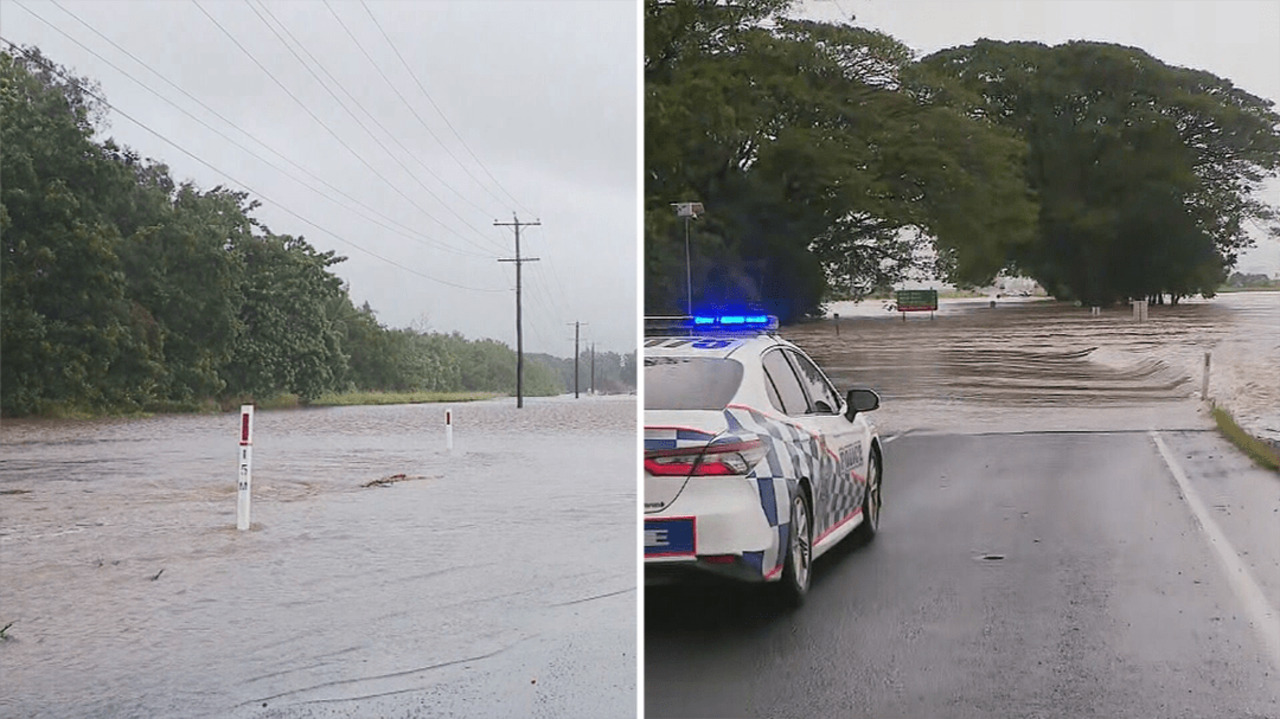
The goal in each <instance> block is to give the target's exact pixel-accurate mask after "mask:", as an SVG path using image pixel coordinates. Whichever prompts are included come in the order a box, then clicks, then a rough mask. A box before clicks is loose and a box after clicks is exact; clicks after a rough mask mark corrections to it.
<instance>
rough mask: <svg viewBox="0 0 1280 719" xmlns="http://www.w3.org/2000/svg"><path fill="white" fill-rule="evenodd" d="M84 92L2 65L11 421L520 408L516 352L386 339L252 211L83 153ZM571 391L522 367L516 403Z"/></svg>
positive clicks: (87, 124)
mask: <svg viewBox="0 0 1280 719" xmlns="http://www.w3.org/2000/svg"><path fill="white" fill-rule="evenodd" d="M94 87H95V85H93V84H92V83H90V82H89V81H88V80H82V79H76V78H71V77H70V76H69V75H68V74H67V73H66V72H65V71H64V70H63V69H61V68H59V67H58V66H56V65H54V64H53V63H52V62H50V61H49V60H47V59H46V58H44V57H42V56H41V55H40V54H39V52H38V51H37V50H35V49H27V50H25V51H22V52H15V53H7V52H4V53H0V116H2V117H3V123H2V125H0V152H2V153H3V155H2V157H0V235H2V237H0V240H2V243H3V249H2V251H3V255H2V256H0V262H2V265H0V307H2V312H0V353H2V354H0V411H2V412H3V413H4V414H5V415H9V416H14V415H26V414H35V413H47V412H54V411H90V412H99V411H128V410H138V409H165V408H177V409H185V408H196V407H199V406H202V405H208V404H210V403H215V402H219V403H222V404H227V403H234V402H238V401H241V400H245V399H250V398H267V397H271V396H275V395H278V394H282V393H293V394H296V395H297V396H298V397H299V398H301V399H302V400H303V401H307V400H309V399H314V398H316V397H318V396H319V395H321V394H323V393H328V392H342V391H348V390H374V391H391V390H394V391H409V390H426V391H476V392H500V393H514V391H515V364H516V362H515V353H514V351H513V350H512V349H511V348H510V347H508V346H506V345H505V344H502V343H500V342H497V341H494V340H468V339H466V338H464V337H463V336H461V335H460V334H457V333H454V334H441V333H431V332H418V331H414V330H408V329H389V328H387V327H385V326H383V325H382V324H380V323H379V322H378V320H377V318H376V317H375V315H374V312H373V310H372V309H371V308H370V307H369V306H368V305H367V304H365V305H364V306H362V307H357V306H355V305H354V304H353V303H352V301H351V298H350V296H349V295H348V294H347V291H346V288H345V287H344V286H343V283H342V281H341V280H340V279H339V278H338V277H337V276H336V275H335V274H334V273H333V272H332V271H331V270H330V268H331V267H332V266H333V265H335V264H337V263H339V262H341V261H342V260H343V259H344V258H341V257H338V256H335V254H334V253H333V252H319V251H317V250H316V249H315V248H314V247H312V246H311V245H310V244H308V243H307V242H306V241H305V240H304V239H303V238H302V237H298V236H292V235H287V234H278V233H275V232H272V231H271V230H270V229H268V228H267V227H266V226H264V225H263V224H262V223H261V222H259V221H258V220H257V219H255V218H254V217H253V210H254V208H256V207H257V206H258V203H257V202H256V201H254V200H252V199H250V197H249V195H248V193H245V192H240V191H236V190H231V189H228V188H225V187H215V188H213V189H210V190H201V189H200V188H198V187H196V186H195V185H193V184H191V183H189V182H188V183H177V182H175V180H174V179H173V178H172V176H171V175H170V172H169V169H168V168H167V167H166V166H165V165H163V164H160V163H157V162H155V161H152V160H150V159H144V158H142V157H139V156H138V154H137V153H135V152H133V151H132V150H129V149H128V148H124V147H120V146H118V145H117V144H116V143H115V142H113V141H111V140H107V141H105V142H97V141H95V140H94V138H93V135H94V130H95V127H96V126H97V124H98V123H99V122H100V120H101V119H102V116H103V115H104V109H105V108H104V107H103V106H102V104H101V102H100V101H99V100H97V99H95V97H94V96H93V95H94V94H97V93H96V92H94V91H93V88H94ZM91 92H93V94H90V93H91ZM596 371H597V386H598V387H600V388H601V389H602V390H610V391H621V390H624V389H626V388H628V387H633V386H634V384H635V369H634V355H630V356H627V357H621V356H619V355H617V354H613V353H605V354H602V355H598V356H597V370H596ZM572 376H573V363H572V360H564V359H559V358H554V357H549V356H534V357H530V358H529V361H527V362H526V363H525V383H524V389H525V392H526V394H530V395H552V394H560V393H564V392H568V391H572V385H571V382H572ZM566 377H567V378H568V379H566Z"/></svg>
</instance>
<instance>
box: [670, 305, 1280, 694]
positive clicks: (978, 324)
mask: <svg viewBox="0 0 1280 719" xmlns="http://www.w3.org/2000/svg"><path fill="white" fill-rule="evenodd" d="M831 309H832V311H833V312H838V313H840V320H839V330H840V334H839V335H838V336H837V334H836V322H835V321H834V320H833V319H827V320H824V321H816V322H810V323H806V324H803V325H798V326H792V327H788V328H784V330H783V335H784V336H785V337H787V338H788V339H791V340H792V341H794V342H796V343H797V344H798V345H800V346H801V347H803V348H805V349H806V350H807V351H808V352H809V353H810V354H812V355H813V356H814V359H816V360H817V361H818V363H819V364H820V365H822V366H823V368H824V369H826V370H827V372H828V374H829V375H830V377H831V379H832V380H833V381H834V382H835V383H836V385H837V386H839V387H841V388H848V387H851V386H869V387H871V388H873V389H876V390H877V391H879V392H880V393H881V395H882V398H883V404H882V406H881V408H880V409H879V410H877V411H875V412H874V413H873V414H872V416H871V419H873V420H874V421H875V422H876V424H877V425H879V427H880V430H881V437H882V439H883V441H884V474H883V480H884V507H883V515H882V518H881V522H882V523H881V524H880V527H879V531H878V533H877V534H876V537H875V540H874V541H873V542H871V543H869V544H864V545H862V546H858V545H857V544H856V543H853V542H845V543H843V544H842V545H841V546H839V547H838V548H836V549H834V550H832V551H831V552H830V553H828V554H826V555H823V556H822V557H821V558H819V559H818V560H817V561H816V562H815V563H814V573H813V580H812V585H811V588H810V591H809V594H808V597H807V598H806V600H805V604H804V606H802V607H801V608H799V609H798V610H795V611H785V610H782V611H780V610H778V608H777V607H776V605H773V604H771V603H769V602H767V601H765V597H764V596H763V595H762V593H760V592H753V591H751V589H752V588H751V587H742V586H725V587H713V588H707V587H701V586H696V587H679V586H677V587H650V588H647V589H646V592H645V711H646V714H647V715H648V716H650V717H706V716H752V717H780V716H796V717H835V716H866V717H881V718H883V717H902V718H903V719H908V718H913V717H933V716H945V717H957V718H962V717H963V718H968V717H971V718H972V719H983V718H986V717H1015V716H1017V717H1046V718H1047V717H1055V718H1061V719H1074V718H1075V717H1138V716H1145V717H1155V716H1160V717H1174V716H1177V717H1210V716H1241V717H1244V716H1248V717H1280V611H1277V598H1280V521H1278V520H1277V517H1280V482H1277V477H1276V475H1275V473H1274V472H1271V471H1269V470H1265V469H1262V468H1260V467H1257V466H1255V465H1254V463H1253V462H1252V461H1251V460H1250V459H1249V458H1248V457H1246V456H1245V455H1244V454H1243V453H1241V452H1240V451H1238V450H1237V449H1236V448H1235V447H1234V446H1233V445H1231V444H1230V443H1228V442H1227V440H1226V439H1224V438H1223V437H1222V436H1220V435H1219V434H1218V432H1217V431H1216V430H1213V429H1212V426H1213V423H1212V420H1211V419H1210V417H1209V416H1208V413H1207V411H1206V409H1205V404H1204V403H1202V402H1200V400H1199V393H1200V387H1201V374H1200V373H1201V368H1202V363H1203V357H1204V352H1206V351H1209V352H1212V374H1211V382H1210V395H1211V396H1212V397H1213V398H1214V399H1215V400H1216V401H1217V402H1219V403H1220V404H1222V405H1225V406H1226V407H1228V408H1229V409H1230V410H1231V411H1232V412H1233V413H1234V414H1235V416H1236V417H1237V418H1238V419H1239V420H1240V422H1241V424H1242V425H1244V426H1246V427H1247V428H1249V429H1250V430H1251V431H1253V432H1254V433H1256V434H1259V435H1260V436H1264V437H1269V438H1272V439H1276V440H1280V293H1268V294H1261V293H1258V294H1250V295H1230V296H1224V297H1220V298H1218V299H1216V300H1213V301H1211V302H1203V301H1201V302H1192V303H1187V304H1182V305H1179V306H1177V307H1153V308H1151V311H1150V320H1149V321H1148V322H1145V323H1142V324H1138V323H1136V322H1134V321H1133V318H1132V312H1131V311H1130V310H1128V309H1125V310H1121V309H1119V308H1117V309H1111V310H1105V311H1103V313H1102V314H1101V316H1097V317H1095V316H1091V314H1090V312H1089V309H1088V308H1083V309H1082V308H1075V307H1071V306H1069V305H1060V304H1057V303H1053V302H1044V301H1039V302H1031V301H1021V300H1016V301H1005V300H1000V301H998V302H997V304H996V306H995V307H994V308H993V307H990V306H989V303H988V300H985V299H980V300H957V301H949V302H948V301H944V304H943V305H942V307H941V308H940V309H941V311H940V312H939V313H938V314H937V316H936V318H935V319H933V320H930V319H929V317H928V315H927V313H926V314H924V315H923V316H922V315H919V314H917V315H915V316H911V317H908V319H907V321H906V322H903V321H902V319H901V318H900V317H899V316H898V315H897V314H896V313H889V312H886V311H884V310H883V309H882V308H881V306H880V303H862V304H860V305H857V306H851V305H837V306H835V307H833V308H831Z"/></svg>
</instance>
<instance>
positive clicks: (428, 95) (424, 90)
mask: <svg viewBox="0 0 1280 719" xmlns="http://www.w3.org/2000/svg"><path fill="white" fill-rule="evenodd" d="M328 4H329V2H328V0H325V5H326V6H328ZM360 6H361V7H363V8H364V11H365V12H366V13H368V15H369V19H371V20H373V24H374V26H375V27H377V28H378V32H379V33H381V34H382V37H383V39H384V40H386V41H387V45H389V46H391V50H392V52H394V53H395V54H396V58H397V59H399V60H400V64H401V65H403V66H404V69H406V70H408V71H409V76H410V77H412V78H413V81H414V82H415V83H417V85H418V89H419V90H421V91H422V95H423V97H425V98H427V102H429V103H431V107H433V108H434V109H435V111H436V114H438V115H439V116H440V119H442V120H444V124H445V125H446V126H447V127H448V128H449V131H450V132H452V133H453V136H454V137H455V138H457V139H458V142H459V143H460V144H461V145H462V147H463V148H464V149H465V150H466V151H467V154H469V155H471V159H473V160H475V161H476V164H477V165H479V166H480V169H481V170H484V174H485V175H487V176H488V177H489V179H490V180H493V184H494V185H496V186H497V188H498V189H499V190H501V191H502V194H504V195H506V196H507V198H508V199H510V200H511V201H512V202H514V203H515V204H516V206H517V207H519V208H520V209H522V210H524V211H525V212H528V213H529V214H531V215H532V214H536V213H534V212H533V211H532V210H530V209H529V208H527V207H525V206H524V205H522V204H520V201H519V200H517V199H516V198H515V197H514V196H513V195H512V194H511V193H510V192H507V188H505V187H503V186H502V183H501V182H498V178H496V177H494V176H493V173H492V172H489V168H487V167H485V165H484V163H483V162H481V161H480V158H479V157H477V156H476V153H474V152H472V150H471V147H470V146H469V145H467V142H466V140H463V139H462V135H459V134H458V131H457V129H455V128H454V126H453V123H451V122H449V118H448V116H447V115H445V114H444V111H443V110H441V109H440V106H439V105H437V104H436V101H435V100H434V99H432V97H431V93H429V92H427V88H426V87H424V86H423V85H422V81H421V80H419V79H418V74H417V73H415V72H414V71H413V68H412V67H411V66H410V65H409V63H407V62H405V59H404V56H403V55H401V54H400V50H399V49H398V48H397V47H396V45H395V43H394V42H392V41H391V37H390V36H388V35H387V31H386V30H383V29H382V24H381V23H379V22H378V18H377V17H376V16H375V15H374V14H373V11H371V10H370V9H369V6H368V5H367V4H365V2H364V0H360ZM329 12H333V9H332V8H330V9H329ZM379 72H381V70H379ZM384 78H385V75H384ZM396 94H399V92H398V91H397V93H396ZM401 99H402V100H403V99H404V98H403V97H401ZM405 104H406V105H409V102H408V101H407V100H405ZM409 109H410V110H412V109H413V107H412V106H411V105H410V106H409ZM413 114H414V117H418V113H417V111H414V113H413ZM418 121H419V122H421V123H422V126H423V127H424V128H426V129H427V132H430V133H431V136H432V137H436V134H435V133H434V132H431V128H429V127H427V123H426V122H425V121H423V120H422V118H421V117H418ZM436 141H437V142H440V138H438V137H436ZM440 146H441V147H443V148H444V149H445V152H447V153H449V157H452V158H453V161H454V162H457V163H458V166H459V167H461V168H462V169H463V171H464V172H466V173H467V175H468V176H469V177H471V179H473V180H475V181H476V184H477V185H480V186H481V188H483V187H484V185H483V184H481V183H480V180H479V179H477V178H476V176H475V175H473V174H471V171H470V170H468V169H467V166H466V165H464V164H462V161H460V160H459V159H458V158H457V157H455V156H454V154H453V152H451V151H450V150H449V148H448V146H447V145H445V144H444V143H443V142H440ZM485 191H486V192H488V190H485ZM490 194H491V195H492V193H490ZM495 199H497V198H495Z"/></svg>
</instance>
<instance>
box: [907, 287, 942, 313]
mask: <svg viewBox="0 0 1280 719" xmlns="http://www.w3.org/2000/svg"><path fill="white" fill-rule="evenodd" d="M897 298H898V299H897V301H898V311H899V312H934V311H936V310H937V309H938V291H937V290H898V292H897Z"/></svg>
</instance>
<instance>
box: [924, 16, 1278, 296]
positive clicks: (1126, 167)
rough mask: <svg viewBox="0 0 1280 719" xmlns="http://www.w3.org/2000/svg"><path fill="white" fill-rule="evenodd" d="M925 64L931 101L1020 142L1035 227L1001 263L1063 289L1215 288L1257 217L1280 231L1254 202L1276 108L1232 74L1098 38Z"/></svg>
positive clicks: (1272, 141)
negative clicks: (1037, 206) (1031, 238)
mask: <svg viewBox="0 0 1280 719" xmlns="http://www.w3.org/2000/svg"><path fill="white" fill-rule="evenodd" d="M920 67H921V76H922V77H925V78H927V81H928V82H929V83H930V84H932V89H933V92H931V93H930V99H932V100H935V101H938V102H942V103H944V104H947V105H949V106H951V107H955V108H958V109H961V110H963V111H964V112H965V114H966V115H968V116H970V117H973V118H979V119H989V120H991V121H994V122H996V123H998V124H1000V125H1001V126H1003V127H1006V128H1008V129H1011V130H1013V131H1014V132H1015V133H1017V135H1018V136H1019V137H1020V138H1022V139H1023V140H1024V141H1025V142H1026V144H1027V147H1028V150H1029V151H1028V154H1027V161H1026V180H1027V183H1028V184H1029V186H1030V187H1031V188H1032V189H1033V190H1034V191H1035V192H1036V194H1037V196H1038V197H1039V198H1040V203H1041V210H1040V216H1039V230H1038V232H1037V233H1036V241H1035V242H1033V243H1031V244H1029V245H1027V246H1025V247H1022V248H1020V249H1018V250H1017V251H1015V252H1013V253H1012V254H1010V256H1009V259H1010V261H1011V264H1012V266H1013V267H1015V268H1016V269H1018V270H1020V271H1021V272H1023V273H1025V274H1027V275H1029V276H1031V277H1034V278H1035V279H1036V280H1038V281H1039V282H1040V283H1041V285H1043V286H1044V287H1045V288H1046V289H1047V290H1049V291H1050V292H1051V293H1053V294H1055V295H1056V296H1058V297H1062V298H1070V299H1079V300H1082V301H1085V302H1088V303H1092V304H1100V303H1106V302H1111V301H1115V300H1118V299H1123V298H1130V297H1137V298H1142V297H1147V296H1153V295H1162V294H1166V293H1167V294H1170V295H1172V297H1173V299H1174V300H1175V301H1176V300H1177V298H1178V297H1181V296H1186V295H1189V294H1195V293H1202V294H1206V295H1209V296H1212V294H1213V291H1214V290H1215V289H1216V288H1217V287H1218V286H1219V285H1220V284H1221V282H1222V281H1223V280H1224V279H1225V278H1226V276H1227V272H1228V271H1229V270H1230V268H1231V267H1232V266H1234V264H1235V262H1236V258H1237V257H1238V255H1239V252H1240V251H1241V250H1242V249H1244V248H1246V247H1248V246H1250V245H1251V244H1252V240H1251V238H1250V236H1249V235H1248V229H1249V227H1250V226H1251V225H1253V226H1256V227H1258V228H1265V229H1266V231H1267V232H1268V233H1269V234H1270V235H1272V236H1280V227H1277V225H1276V219H1277V215H1276V210H1275V208H1272V207H1269V206H1268V205H1267V204H1266V203H1264V202H1263V201H1262V200H1261V199H1260V198H1259V197H1258V190H1259V189H1260V187H1261V183H1262V182H1263V181H1264V180H1265V179H1266V178H1273V177H1276V174H1277V169H1278V168H1280V115H1277V114H1276V113H1275V111H1274V110H1273V103H1272V102H1271V101H1269V100H1265V99H1262V98H1258V97H1255V96H1253V95H1251V94H1249V93H1247V92H1245V91H1244V90H1242V89H1240V88H1237V87H1235V86H1234V85H1233V84H1232V83H1231V82H1230V81H1228V80H1225V79H1223V78H1219V77H1216V76H1214V75H1212V74H1210V73H1207V72H1203V71H1200V70H1193V69H1188V68H1181V67H1171V66H1169V65H1166V64H1164V63H1162V62H1160V61H1159V60H1157V59H1155V58H1153V57H1151V56H1150V55H1148V54H1147V53H1146V52H1143V51H1142V50H1139V49H1137V48H1130V47H1122V46H1119V45H1112V44H1105V43H1095V42H1071V43H1066V44H1064V45H1058V46H1054V47H1048V46H1045V45H1041V44H1038V43H1026V42H994V41H988V40H983V41H979V42H977V43H975V44H973V45H970V46H966V47H960V48H953V49H949V50H944V51H941V52H938V53H935V54H934V55H931V56H929V57H927V58H924V59H923V60H922V61H921V62H920Z"/></svg>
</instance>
